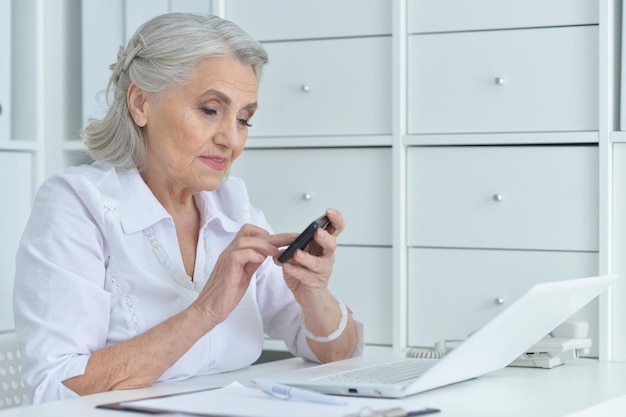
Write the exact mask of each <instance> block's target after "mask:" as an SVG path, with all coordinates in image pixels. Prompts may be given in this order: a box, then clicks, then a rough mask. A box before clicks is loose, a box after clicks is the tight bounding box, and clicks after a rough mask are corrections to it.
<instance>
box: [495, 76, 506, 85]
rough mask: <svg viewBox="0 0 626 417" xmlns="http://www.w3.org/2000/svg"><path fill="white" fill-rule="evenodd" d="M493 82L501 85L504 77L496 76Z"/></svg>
mask: <svg viewBox="0 0 626 417" xmlns="http://www.w3.org/2000/svg"><path fill="white" fill-rule="evenodd" d="M494 82H495V83H496V84H497V85H502V84H504V78H502V77H496V78H495V79H494Z"/></svg>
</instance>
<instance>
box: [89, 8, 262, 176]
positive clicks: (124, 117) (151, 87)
mask: <svg viewBox="0 0 626 417" xmlns="http://www.w3.org/2000/svg"><path fill="white" fill-rule="evenodd" d="M225 56H226V57H231V58H234V59H237V60H238V61H239V62H241V63H242V64H244V65H250V66H251V67H252V70H253V71H254V74H255V75H256V78H257V80H260V78H261V72H262V68H263V65H265V64H266V63H267V61H268V57H267V53H266V52H265V49H264V48H263V46H262V45H261V44H260V43H259V42H257V41H256V40H254V39H252V38H251V37H250V36H249V35H248V34H246V33H245V32H244V31H243V30H242V29H241V28H239V27H238V26H237V25H235V24H234V23H232V22H230V21H228V20H225V19H222V18H219V17H217V16H201V15H195V14H189V13H167V14H163V15H160V16H157V17H154V18H152V19H151V20H149V21H147V22H146V23H144V24H143V25H142V26H140V27H139V29H137V32H135V34H134V35H133V37H132V38H131V39H130V41H129V42H128V45H127V46H126V49H124V48H122V47H120V50H119V52H118V56H117V62H116V63H115V64H113V65H111V70H112V74H111V78H110V80H109V84H108V86H107V89H106V96H107V101H108V102H109V108H108V110H107V112H106V114H105V115H104V117H103V118H102V119H90V120H89V121H88V124H87V126H86V127H85V129H84V130H83V132H82V135H83V138H84V139H85V143H86V145H87V149H88V151H89V154H90V155H91V157H92V158H93V159H95V160H100V161H105V162H108V163H109V164H111V165H113V166H115V167H118V168H124V169H130V168H135V167H137V168H139V169H141V168H142V167H143V166H144V164H145V160H146V145H145V140H144V136H143V132H142V130H141V129H140V128H139V127H138V126H137V125H135V123H134V121H133V119H132V117H131V115H130V112H129V110H128V103H127V102H126V94H127V92H128V88H129V86H130V84H131V82H134V83H135V84H136V85H137V86H138V87H139V88H141V89H142V90H144V91H147V92H149V93H158V92H161V91H163V90H165V89H167V88H168V87H169V86H171V85H173V84H180V83H182V82H184V81H186V80H188V79H189V78H190V77H191V75H192V73H193V70H194V68H195V66H196V65H197V64H198V63H199V62H200V61H201V60H203V59H205V58H210V57H225Z"/></svg>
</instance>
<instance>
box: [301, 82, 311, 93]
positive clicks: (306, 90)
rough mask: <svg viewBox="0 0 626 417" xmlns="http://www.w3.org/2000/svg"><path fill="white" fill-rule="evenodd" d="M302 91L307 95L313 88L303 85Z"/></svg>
mask: <svg viewBox="0 0 626 417" xmlns="http://www.w3.org/2000/svg"><path fill="white" fill-rule="evenodd" d="M302 91H304V92H305V93H308V92H309V91H311V86H310V85H308V84H303V85H302Z"/></svg>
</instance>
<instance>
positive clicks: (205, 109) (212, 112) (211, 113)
mask: <svg viewBox="0 0 626 417" xmlns="http://www.w3.org/2000/svg"><path fill="white" fill-rule="evenodd" d="M202 111H203V112H204V114H206V115H209V116H215V115H216V114H217V110H213V109H210V108H208V107H202Z"/></svg>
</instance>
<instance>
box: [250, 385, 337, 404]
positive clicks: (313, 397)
mask: <svg viewBox="0 0 626 417" xmlns="http://www.w3.org/2000/svg"><path fill="white" fill-rule="evenodd" d="M256 385H257V387H259V389H260V390H261V391H263V392H265V393H267V394H269V395H271V396H272V397H276V398H280V399H281V400H302V401H309V402H313V403H319V404H332V405H346V404H347V403H346V401H345V400H343V399H341V398H337V397H333V396H331V395H326V394H322V393H319V392H315V391H311V390H307V389H302V388H296V387H290V386H288V385H282V384H271V383H267V382H259V381H257V382H256Z"/></svg>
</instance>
